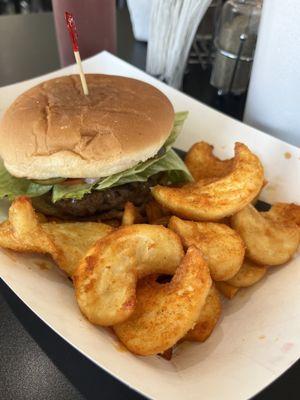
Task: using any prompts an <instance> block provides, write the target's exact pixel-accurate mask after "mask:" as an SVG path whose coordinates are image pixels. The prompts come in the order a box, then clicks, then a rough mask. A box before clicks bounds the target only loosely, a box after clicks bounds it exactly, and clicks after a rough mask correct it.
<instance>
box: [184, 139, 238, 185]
mask: <svg viewBox="0 0 300 400" xmlns="http://www.w3.org/2000/svg"><path fill="white" fill-rule="evenodd" d="M213 150H214V147H213V146H211V145H210V144H208V143H206V142H198V143H195V144H194V145H193V146H192V147H191V148H190V150H189V151H188V153H187V155H186V157H185V160H184V162H185V164H186V166H187V167H188V169H189V171H190V172H191V174H192V176H193V178H194V179H195V180H196V181H198V180H199V179H206V178H222V177H223V176H225V175H227V174H228V173H229V172H230V171H231V170H232V168H233V162H234V159H230V160H220V159H219V158H218V157H216V156H215V155H214V154H213Z"/></svg>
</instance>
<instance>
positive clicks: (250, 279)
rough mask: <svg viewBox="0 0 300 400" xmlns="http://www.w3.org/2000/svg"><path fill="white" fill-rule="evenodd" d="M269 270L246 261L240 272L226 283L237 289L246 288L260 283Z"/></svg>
mask: <svg viewBox="0 0 300 400" xmlns="http://www.w3.org/2000/svg"><path fill="white" fill-rule="evenodd" d="M266 272H267V268H266V267H263V266H261V265H256V264H254V263H253V262H252V261H249V260H245V261H244V263H243V265H242V267H241V269H240V270H239V272H238V273H237V274H236V275H235V276H234V277H233V278H231V279H229V280H227V281H226V283H228V284H229V285H232V286H234V287H237V288H246V287H249V286H252V285H254V284H255V283H257V282H258V281H260V280H261V279H262V278H263V277H264V276H265V274H266Z"/></svg>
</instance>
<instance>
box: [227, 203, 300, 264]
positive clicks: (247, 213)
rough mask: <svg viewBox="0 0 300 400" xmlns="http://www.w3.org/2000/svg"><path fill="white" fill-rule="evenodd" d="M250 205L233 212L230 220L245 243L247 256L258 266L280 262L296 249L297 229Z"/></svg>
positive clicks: (285, 260) (291, 223) (290, 255)
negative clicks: (235, 212)
mask: <svg viewBox="0 0 300 400" xmlns="http://www.w3.org/2000/svg"><path fill="white" fill-rule="evenodd" d="M267 214H268V213H264V212H261V213H260V212H258V211H257V210H256V209H255V208H254V207H253V206H252V205H249V206H247V207H245V208H244V209H243V210H241V211H239V212H238V213H237V214H235V215H234V216H233V217H232V219H231V223H232V226H233V228H234V229H235V230H236V231H237V232H238V233H239V234H240V235H241V237H242V238H243V240H244V242H245V245H246V255H247V257H248V258H249V259H250V260H252V261H254V262H255V263H257V264H261V265H270V266H271V265H280V264H284V263H286V262H287V261H289V260H290V259H291V258H292V257H293V255H294V254H295V252H296V251H297V249H298V246H299V241H300V231H299V228H298V226H297V225H296V224H295V223H293V222H285V221H282V222H278V221H276V220H275V219H273V218H269V217H268V216H267Z"/></svg>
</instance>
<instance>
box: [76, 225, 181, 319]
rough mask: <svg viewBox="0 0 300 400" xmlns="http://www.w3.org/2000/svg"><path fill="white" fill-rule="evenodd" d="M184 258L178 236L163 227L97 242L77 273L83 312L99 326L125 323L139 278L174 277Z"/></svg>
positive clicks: (137, 228) (125, 231) (135, 229)
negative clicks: (155, 275) (152, 275)
mask: <svg viewBox="0 0 300 400" xmlns="http://www.w3.org/2000/svg"><path fill="white" fill-rule="evenodd" d="M183 255H184V252H183V248H182V244H181V241H180V239H179V237H178V236H177V235H176V234H175V233H174V232H172V231H171V230H169V229H167V228H164V227H163V226H159V225H146V224H144V225H139V224H136V225H131V226H126V227H121V228H119V229H118V230H116V231H115V232H112V233H111V234H110V235H108V236H106V237H104V238H103V240H99V241H98V242H97V243H95V245H94V246H93V247H92V248H91V249H90V250H89V251H88V252H87V254H86V256H85V257H84V259H83V260H82V261H81V263H80V264H79V266H78V268H77V270H76V272H75V275H74V285H75V290H76V298H77V301H78V305H79V307H80V309H81V311H82V313H83V314H84V315H85V316H86V318H87V319H88V320H90V321H91V322H92V323H94V324H97V325H104V326H109V325H113V324H116V323H118V322H122V321H124V320H125V319H127V318H128V317H129V316H130V315H131V314H132V312H133V311H134V308H135V302H136V282H137V279H138V278H142V277H143V276H146V275H149V274H156V273H158V274H171V275H173V274H174V272H175V270H176V268H177V267H178V265H179V264H180V261H181V259H182V257H183Z"/></svg>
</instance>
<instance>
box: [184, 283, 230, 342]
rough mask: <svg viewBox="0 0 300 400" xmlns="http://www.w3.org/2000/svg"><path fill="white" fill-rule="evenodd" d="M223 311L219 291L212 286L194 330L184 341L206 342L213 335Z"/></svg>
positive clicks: (189, 332)
mask: <svg viewBox="0 0 300 400" xmlns="http://www.w3.org/2000/svg"><path fill="white" fill-rule="evenodd" d="M221 311H222V305H221V299H220V295H219V293H218V291H217V289H216V288H215V287H214V286H212V287H211V289H210V292H209V294H208V296H207V299H206V302H205V304H204V306H203V308H202V310H201V313H200V317H199V319H198V322H197V324H196V325H195V326H194V328H193V329H191V330H190V331H188V333H187V334H186V335H185V336H184V338H183V340H188V341H190V342H205V340H206V339H208V338H209V336H210V335H211V334H212V331H213V330H214V328H215V326H216V324H217V322H218V321H219V318H220V315H221Z"/></svg>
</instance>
